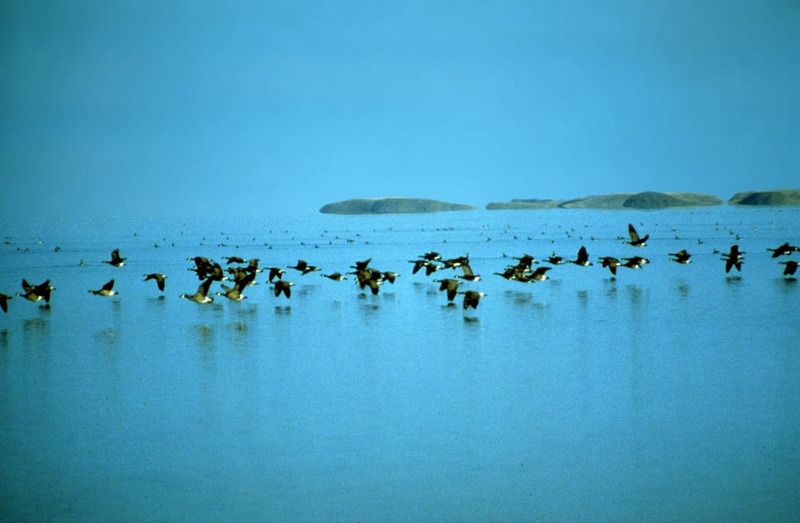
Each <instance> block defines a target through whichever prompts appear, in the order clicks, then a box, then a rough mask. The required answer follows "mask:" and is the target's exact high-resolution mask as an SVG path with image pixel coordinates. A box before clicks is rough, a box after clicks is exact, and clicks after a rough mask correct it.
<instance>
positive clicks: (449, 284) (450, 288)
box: [433, 278, 461, 301]
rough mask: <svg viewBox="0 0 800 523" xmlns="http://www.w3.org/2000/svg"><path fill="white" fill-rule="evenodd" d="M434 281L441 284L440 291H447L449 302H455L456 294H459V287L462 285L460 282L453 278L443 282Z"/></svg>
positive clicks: (443, 279) (444, 279) (442, 280)
mask: <svg viewBox="0 0 800 523" xmlns="http://www.w3.org/2000/svg"><path fill="white" fill-rule="evenodd" d="M433 281H435V282H437V283H439V290H440V291H447V301H453V300H454V299H456V294H458V286H459V285H460V284H461V282H460V281H458V280H456V279H453V278H442V279H441V280H433Z"/></svg>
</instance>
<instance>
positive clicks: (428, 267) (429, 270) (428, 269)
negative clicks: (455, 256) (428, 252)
mask: <svg viewBox="0 0 800 523" xmlns="http://www.w3.org/2000/svg"><path fill="white" fill-rule="evenodd" d="M408 263H413V264H414V268H413V269H411V274H416V273H418V272H419V270H420V269H421V268H422V267H425V276H430V275H431V274H433V273H434V272H436V271H438V270H439V269H443V268H444V267H443V266H442V265H437V264H435V263H432V262H429V261H428V260H409V262H408Z"/></svg>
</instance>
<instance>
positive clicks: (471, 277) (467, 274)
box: [456, 263, 481, 281]
mask: <svg viewBox="0 0 800 523" xmlns="http://www.w3.org/2000/svg"><path fill="white" fill-rule="evenodd" d="M460 267H461V270H462V271H464V274H460V275H458V276H456V278H461V279H462V280H467V281H478V280H480V279H481V276H480V274H475V273H474V272H472V267H470V266H469V263H462V264H461V265H460Z"/></svg>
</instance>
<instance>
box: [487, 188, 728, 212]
mask: <svg viewBox="0 0 800 523" xmlns="http://www.w3.org/2000/svg"><path fill="white" fill-rule="evenodd" d="M721 203H722V200H720V199H719V198H717V197H716V196H712V195H708V194H701V193H685V192H681V193H661V192H654V191H647V192H640V193H614V194H601V195H596V196H586V197H583V198H575V199H572V200H535V199H534V200H511V201H510V202H490V203H489V204H488V205H486V208H487V209H489V210H503V209H666V208H669V207H702V206H709V205H720V204H721Z"/></svg>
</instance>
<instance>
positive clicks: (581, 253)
mask: <svg viewBox="0 0 800 523" xmlns="http://www.w3.org/2000/svg"><path fill="white" fill-rule="evenodd" d="M569 262H570V263H574V264H575V265H580V266H581V267H589V266H590V265H592V262H590V261H589V252H588V251H587V250H586V247H584V246H583V245H581V248H580V249H578V257H577V258H575V259H574V260H569Z"/></svg>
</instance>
